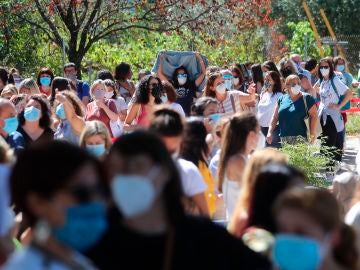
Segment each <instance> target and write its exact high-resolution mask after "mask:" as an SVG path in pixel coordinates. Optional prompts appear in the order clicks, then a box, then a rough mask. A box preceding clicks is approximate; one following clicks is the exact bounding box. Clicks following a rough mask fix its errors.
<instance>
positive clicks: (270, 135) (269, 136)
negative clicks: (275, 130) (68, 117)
mask: <svg viewBox="0 0 360 270" xmlns="http://www.w3.org/2000/svg"><path fill="white" fill-rule="evenodd" d="M272 140H273V136H272V134H271V133H268V134H267V135H266V142H267V143H268V144H271V143H272Z"/></svg>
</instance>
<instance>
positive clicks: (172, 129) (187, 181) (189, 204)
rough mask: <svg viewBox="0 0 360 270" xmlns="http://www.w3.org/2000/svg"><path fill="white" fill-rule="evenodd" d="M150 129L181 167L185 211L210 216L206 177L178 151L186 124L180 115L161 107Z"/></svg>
mask: <svg viewBox="0 0 360 270" xmlns="http://www.w3.org/2000/svg"><path fill="white" fill-rule="evenodd" d="M149 130H150V131H151V132H154V133H155V134H157V135H159V136H160V138H161V140H162V141H163V142H164V143H165V146H166V148H167V150H168V151H169V153H170V154H171V155H172V157H173V159H174V162H175V164H176V166H177V167H178V169H179V173H180V179H181V185H182V189H183V191H184V207H185V211H186V212H187V213H189V214H192V215H201V216H205V217H209V216H210V214H209V209H208V206H207V203H206V197H205V190H206V188H207V186H206V184H205V182H204V179H203V177H202V175H201V173H200V171H199V169H198V168H197V167H196V165H195V164H194V163H192V162H191V161H188V160H185V159H182V158H180V157H179V153H178V152H179V150H180V146H181V143H182V141H183V138H184V136H183V133H184V124H183V120H182V119H181V117H180V115H179V114H178V113H177V112H176V111H174V110H172V109H170V108H167V107H164V108H159V109H157V110H156V111H155V112H154V113H153V117H152V119H151V125H150V127H149Z"/></svg>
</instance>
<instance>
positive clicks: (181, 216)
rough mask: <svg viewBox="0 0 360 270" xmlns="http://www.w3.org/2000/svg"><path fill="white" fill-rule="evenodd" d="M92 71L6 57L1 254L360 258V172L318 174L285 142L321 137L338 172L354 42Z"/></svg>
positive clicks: (185, 261)
mask: <svg viewBox="0 0 360 270" xmlns="http://www.w3.org/2000/svg"><path fill="white" fill-rule="evenodd" d="M182 57H183V58H184V57H186V61H185V60H184V59H183V58H182ZM174 59H176V61H178V62H174V61H175V60H174ZM182 59H183V60H184V61H183V60H182ZM176 63H181V65H180V64H178V65H176ZM171 68H172V69H171ZM78 74H79V72H78V69H77V67H76V66H75V64H73V63H68V64H66V65H65V66H64V67H63V74H56V75H62V76H56V75H55V74H54V73H53V71H52V70H51V69H50V68H49V67H43V68H41V69H40V70H39V72H38V74H37V76H36V78H22V76H21V74H20V72H19V71H18V70H16V69H14V68H13V69H9V70H8V69H5V68H0V96H1V98H0V135H1V136H0V163H1V164H2V165H1V166H0V192H1V194H0V269H120V268H124V269H130V268H132V269H284V270H292V269H294V270H295V269H299V270H302V269H304V270H311V269H313V270H315V269H321V270H323V269H359V267H360V264H359V256H358V255H359V251H360V235H359V234H360V184H359V179H358V176H357V175H356V174H354V173H351V172H347V173H344V174H341V175H337V176H335V178H331V180H332V179H333V181H332V183H331V184H330V185H331V186H330V188H329V189H321V188H317V187H311V186H307V185H306V182H307V181H306V180H307V179H306V176H305V175H304V174H303V172H301V171H300V170H299V169H297V168H295V167H292V166H290V165H288V157H287V156H286V155H285V154H283V153H282V152H281V151H279V149H280V148H281V147H282V145H283V144H284V143H287V144H299V143H315V142H316V141H321V148H320V149H321V153H320V154H324V155H325V154H326V155H329V154H330V157H331V159H330V160H331V161H330V162H329V164H327V168H326V173H327V175H334V174H335V173H336V171H337V167H338V165H339V164H340V162H341V160H342V155H343V150H344V142H345V137H346V136H345V135H346V112H344V111H345V110H347V109H348V108H349V103H350V99H351V98H352V97H353V89H354V88H357V87H359V82H358V81H356V80H355V79H354V78H353V77H352V75H351V74H350V73H349V72H348V71H347V67H346V60H345V59H344V58H343V57H341V56H338V57H335V58H324V59H321V60H320V61H316V60H315V59H310V60H308V61H306V62H302V59H301V56H300V55H297V54H293V55H291V56H290V57H285V58H283V59H281V61H280V62H279V63H274V62H273V61H271V60H269V61H265V62H264V63H246V64H232V65H229V66H225V67H218V66H210V65H209V64H208V62H207V59H206V57H204V56H203V55H201V54H200V53H198V52H187V53H177V54H173V53H169V52H166V51H165V52H160V53H159V55H158V59H157V61H156V64H155V66H154V69H153V72H150V71H148V70H146V69H143V70H140V71H138V77H137V78H136V80H133V79H134V78H133V70H132V68H131V66H130V65H129V64H127V63H124V62H122V63H120V64H119V65H117V66H116V67H115V68H114V70H113V71H110V70H100V71H98V72H97V74H96V79H95V80H94V81H93V82H91V84H88V83H87V82H85V81H83V80H80V79H79V78H78ZM359 89H360V88H359ZM329 149H330V150H329ZM329 151H330V153H329Z"/></svg>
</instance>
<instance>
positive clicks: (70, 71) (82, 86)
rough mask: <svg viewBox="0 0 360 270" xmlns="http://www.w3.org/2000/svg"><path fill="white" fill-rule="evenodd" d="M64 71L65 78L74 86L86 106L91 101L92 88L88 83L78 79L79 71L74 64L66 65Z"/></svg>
mask: <svg viewBox="0 0 360 270" xmlns="http://www.w3.org/2000/svg"><path fill="white" fill-rule="evenodd" d="M63 70H64V76H65V78H67V79H69V80H70V81H71V82H72V83H73V84H74V87H75V90H76V93H77V95H78V97H79V99H80V100H81V101H82V102H83V104H84V105H85V106H86V105H87V104H88V103H89V101H90V87H89V85H88V83H87V82H85V81H82V80H79V79H78V78H77V73H78V71H77V68H76V65H75V64H74V63H67V64H65V66H64V69H63Z"/></svg>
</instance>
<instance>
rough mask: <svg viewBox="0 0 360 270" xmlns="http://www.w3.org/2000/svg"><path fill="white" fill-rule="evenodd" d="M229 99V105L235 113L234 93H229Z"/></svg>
mask: <svg viewBox="0 0 360 270" xmlns="http://www.w3.org/2000/svg"><path fill="white" fill-rule="evenodd" d="M230 101H231V106H232V108H233V111H234V113H236V107H235V99H234V95H232V94H230Z"/></svg>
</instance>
